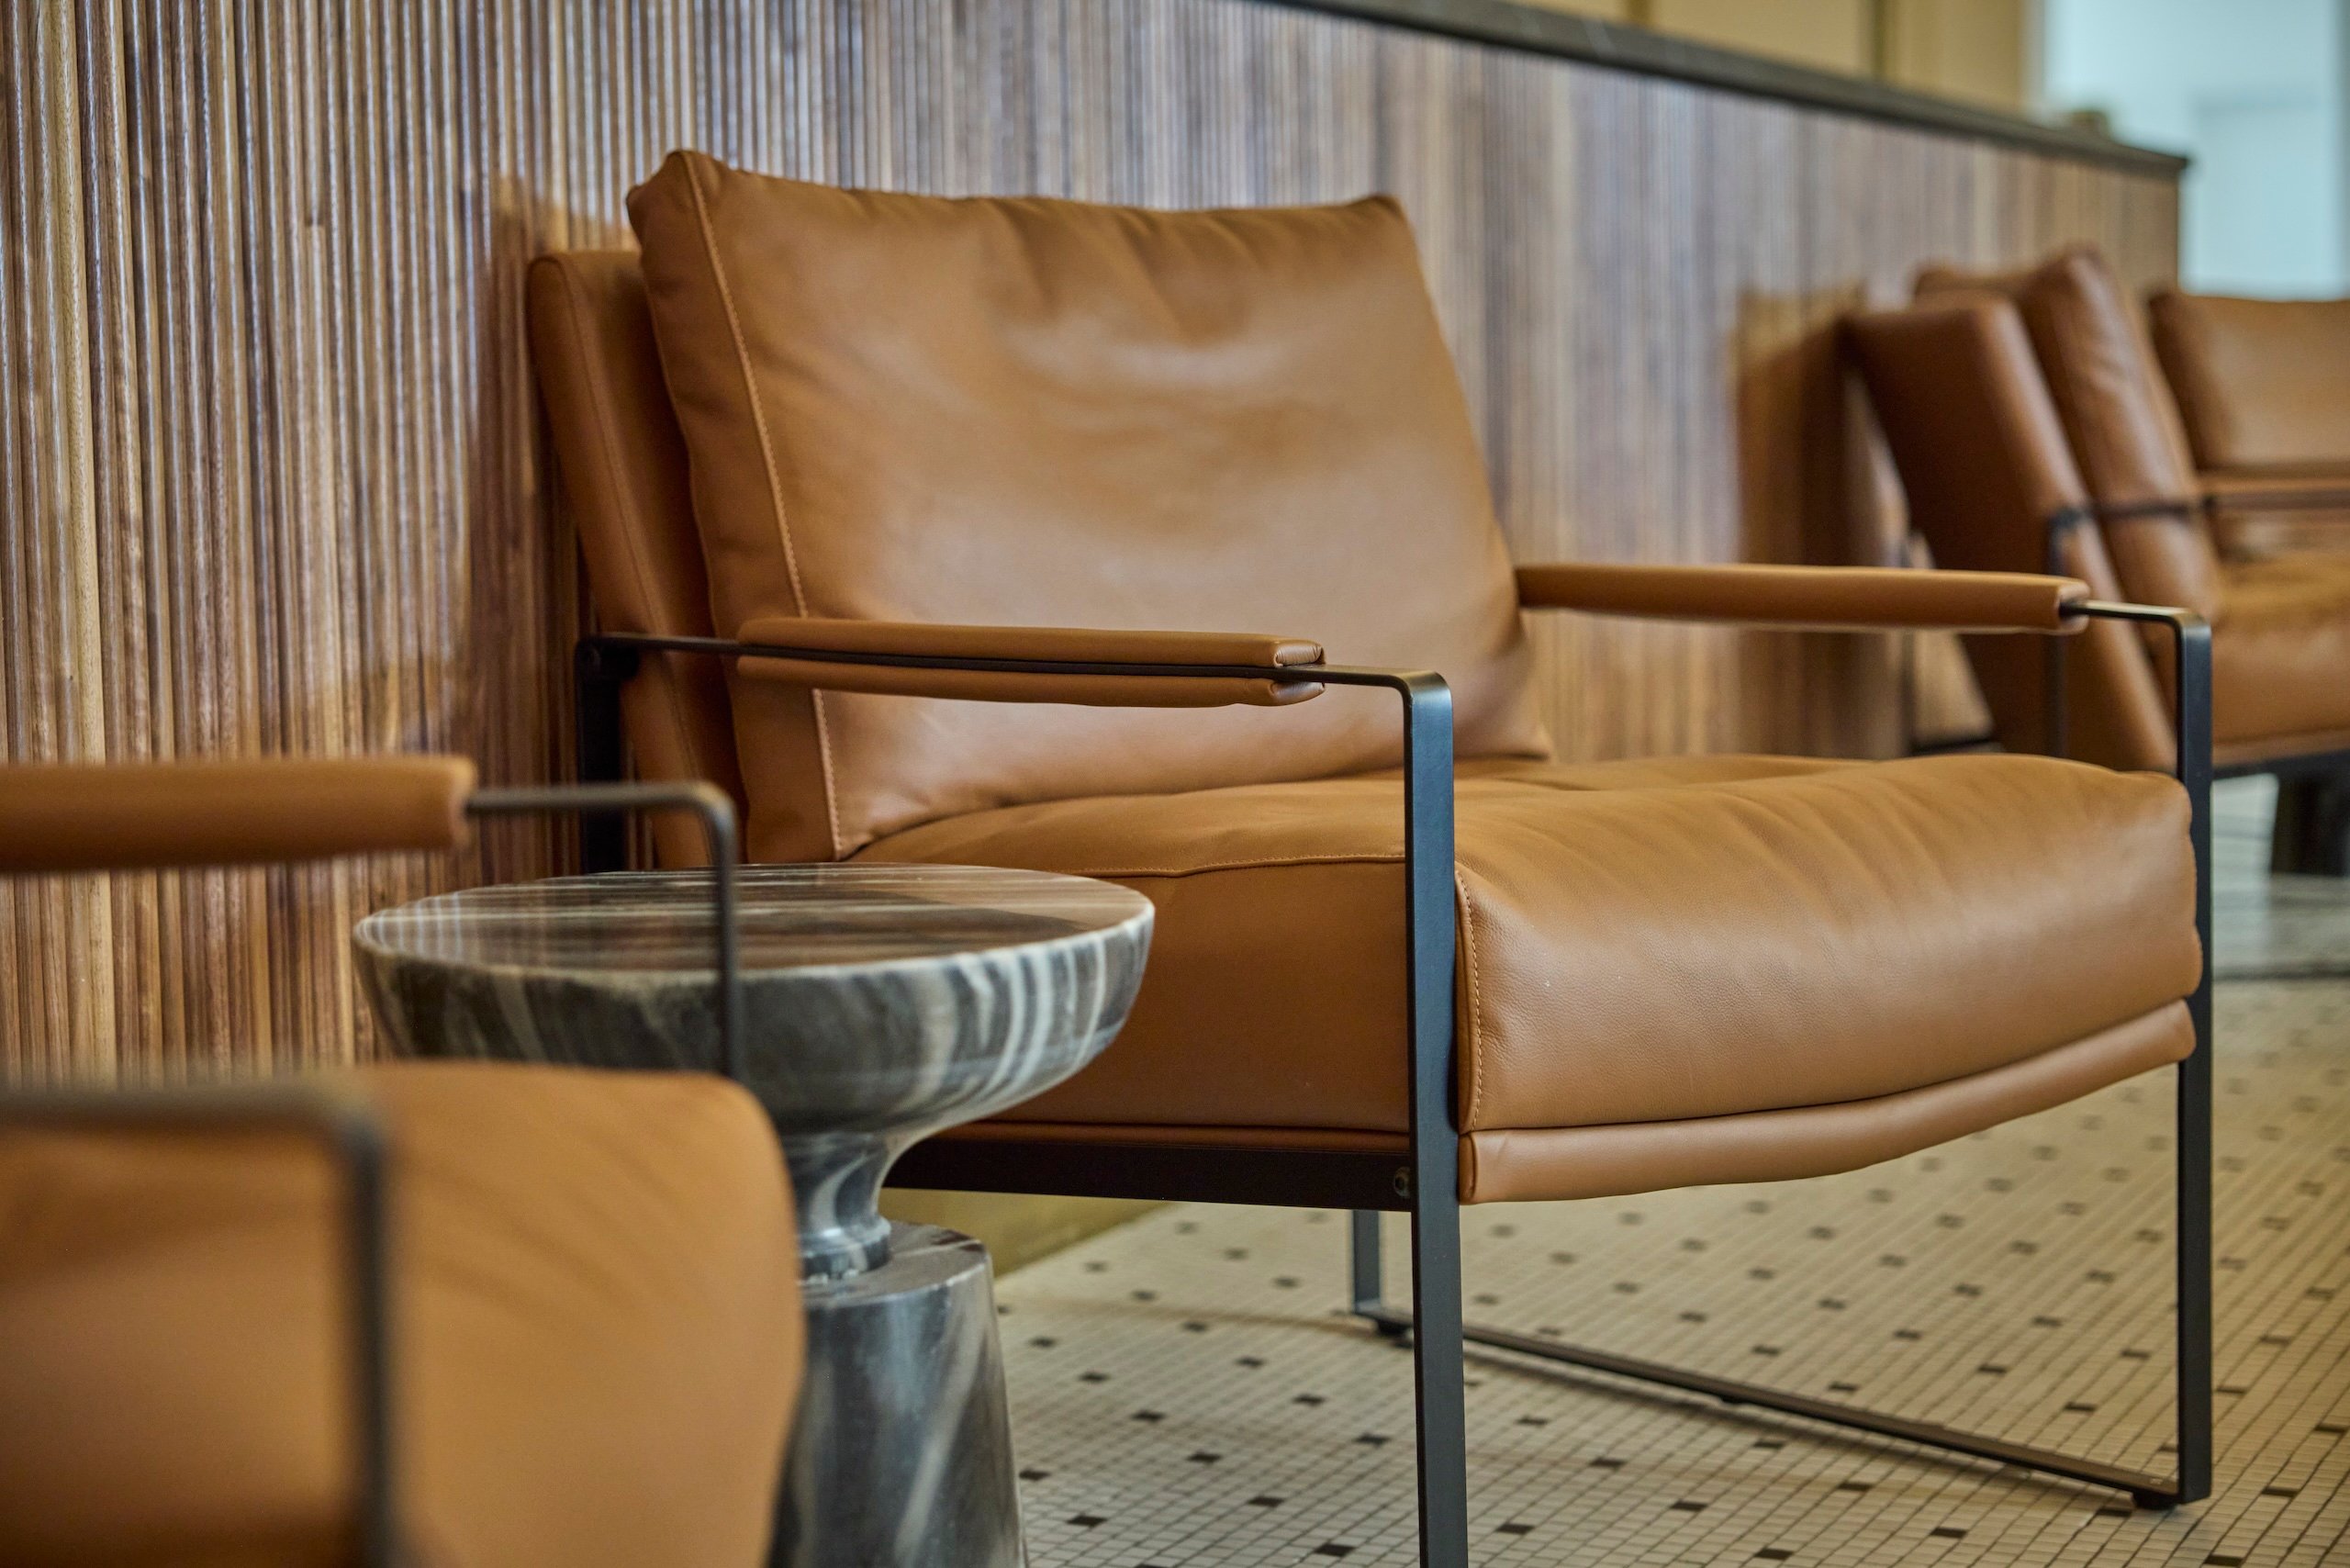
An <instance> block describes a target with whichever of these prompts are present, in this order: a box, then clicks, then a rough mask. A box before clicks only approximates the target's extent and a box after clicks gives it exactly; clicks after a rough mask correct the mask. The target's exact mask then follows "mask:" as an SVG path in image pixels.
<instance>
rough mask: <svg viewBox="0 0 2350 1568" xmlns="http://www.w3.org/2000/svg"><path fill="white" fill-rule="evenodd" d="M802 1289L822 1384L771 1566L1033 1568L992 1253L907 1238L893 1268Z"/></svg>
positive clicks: (944, 1240) (937, 1235)
mask: <svg viewBox="0 0 2350 1568" xmlns="http://www.w3.org/2000/svg"><path fill="white" fill-rule="evenodd" d="M802 1289H803V1290H804V1292H805V1294H806V1297H807V1310H808V1373H807V1379H806V1383H805V1385H804V1387H805V1392H804V1393H803V1394H802V1395H801V1397H800V1417H799V1419H798V1421H797V1422H796V1423H795V1424H794V1425H793V1428H792V1440H791V1450H790V1452H789V1455H788V1456H787V1457H786V1459H785V1461H784V1472H783V1484H782V1489H781V1491H780V1493H779V1495H778V1499H777V1506H776V1543H775V1550H774V1552H773V1555H772V1556H771V1557H770V1558H769V1560H768V1561H769V1562H770V1564H771V1565H772V1568H937V1565H942V1564H953V1565H954V1568H1021V1564H1022V1563H1023V1562H1024V1554H1023V1552H1022V1551H1021V1545H1020V1501H1019V1496H1018V1494H1017V1491H1016V1487H1017V1482H1016V1480H1015V1478H1014V1476H1013V1463H1012V1424H1011V1419H1010V1416H1009V1413H1008V1412H1007V1410H1006V1409H1005V1406H1004V1390H1003V1357H1002V1350H1001V1348H1000V1347H999V1345H998V1344H997V1341H996V1326H995V1292H994V1289H993V1287H992V1285H991V1283H990V1278H989V1272H988V1255H987V1249H985V1248H983V1247H981V1246H980V1245H979V1243H978V1242H976V1241H974V1240H972V1239H971V1238H969V1237H968V1236H962V1235H958V1234H957V1233H956V1232H954V1231H951V1230H941V1229H939V1228H938V1227H937V1226H917V1225H897V1226H891V1227H890V1260H889V1261H888V1262H886V1263H884V1264H882V1265H880V1266H879V1267H878V1268H876V1269H872V1270H870V1271H867V1272H865V1273H861V1274H852V1275H850V1276H848V1277H847V1278H845V1279H837V1280H824V1279H810V1280H807V1281H806V1282H804V1284H803V1286H802Z"/></svg>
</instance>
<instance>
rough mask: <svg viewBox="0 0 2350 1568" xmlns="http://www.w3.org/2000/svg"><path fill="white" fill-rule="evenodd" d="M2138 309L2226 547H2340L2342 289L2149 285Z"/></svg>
mask: <svg viewBox="0 0 2350 1568" xmlns="http://www.w3.org/2000/svg"><path fill="white" fill-rule="evenodd" d="M2146 316H2147V320H2148V324H2149V325H2150V326H2151V327H2152V329H2153V336H2154V352H2155V355H2156V357H2157V358H2158V359H2159V360H2160V361H2161V362H2162V368H2163V375H2164V379H2165V381H2166V382H2167V384H2168V386H2169V388H2170V393H2171V397H2172V398H2173V399H2174V400H2175V401H2176V403H2177V407H2178V412H2179V418H2180V421H2181V423H2182V425H2183V426H2184V428H2185V430H2186V432H2187V441H2188V447H2189V448H2190V450H2191V451H2192V452H2193V454H2194V457H2195V464H2196V467H2197V469H2198V474H2197V478H2198V481H2199V483H2200V484H2201V485H2202V487H2203V489H2204V492H2205V494H2206V495H2207V496H2209V497H2210V498H2212V499H2213V501H2214V502H2216V503H2217V506H2216V507H2215V509H2214V510H2215V511H2216V513H2217V514H2218V515H2217V516H2216V517H2215V521H2217V522H2218V523H2219V524H2220V526H2221V528H2222V530H2223V531H2224V533H2223V539H2224V543H2225V544H2226V545H2227V547H2228V549H2229V550H2230V552H2231V553H2236V552H2239V551H2241V552H2244V553H2266V552H2270V551H2274V550H2276V549H2277V548H2279V547H2280V546H2281V547H2290V546H2293V545H2299V546H2301V547H2304V548H2306V547H2317V548H2322V549H2332V550H2341V549H2344V548H2350V531H2345V530H2344V526H2343V525H2344V523H2345V522H2350V299H2236V298H2230V297H2224V296H2221V295H2212V294H2188V293H2187V292H2186V291H2184V290H2182V289H2177V288H2157V289H2155V290H2154V291H2153V292H2152V293H2151V294H2149V295H2148V296H2147V297H2146Z"/></svg>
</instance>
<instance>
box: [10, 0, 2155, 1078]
mask: <svg viewBox="0 0 2350 1568" xmlns="http://www.w3.org/2000/svg"><path fill="white" fill-rule="evenodd" d="M0 82H5V86H6V100H5V106H0V231H5V232H6V234H7V235H8V236H9V243H8V244H7V246H6V252H5V254H0V509H5V515H4V516H0V523H5V537H0V655H5V661H6V662H5V669H0V733H5V735H6V756H7V757H8V758H9V759H10V760H33V759H45V758H94V757H126V758H127V757H141V756H193V755H198V754H214V753H231V754H252V753H264V752H280V751H285V752H305V753H334V752H349V751H366V750H391V749H418V748H428V747H430V748H442V749H448V750H453V751H460V752H464V753H467V754H469V755H471V756H475V757H476V758H478V759H479V760H480V762H481V764H482V766H483V769H484V772H485V774H486V776H487V777H488V778H492V779H497V780H520V779H535V778H551V777H559V776H561V775H562V774H563V773H564V772H565V758H566V757H567V756H568V754H569V736H568V732H567V712H566V710H567V707H568V689H567V678H566V674H565V672H566V668H567V663H566V661H567V649H568V646H569V644H570V642H571V639H572V637H573V636H574V634H575V633H576V629H577V628H578V626H579V625H580V623H581V620H582V616H583V614H584V613H585V610H584V605H583V599H582V594H581V591H580V577H579V572H578V568H577V566H576V562H575V559H574V549H573V543H572V539H571V535H570V532H569V531H568V528H567V526H566V524H565V521H564V517H563V514H562V510H561V508H560V507H559V505H557V504H556V498H555V497H554V494H553V476H552V474H551V471H550V467H549V464H548V459H547V454H546V453H545V450H544V447H543V440H542V437H541V432H540V430H539V419H538V415H537V412H536V409H535V406H534V401H533V398H534V393H533V390H532V385H531V380H530V367H529V363H528V357H527V354H526V352H525V345H524V342H523V333H522V318H521V309H520V300H521V277H522V272H523V268H524V267H525V265H526V264H527V263H528V261H529V259H530V258H531V257H532V255H534V254H536V253H537V252H540V251H543V250H548V249H558V248H567V247H578V246H593V245H610V244H613V243H616V242H622V241H625V238H626V235H627V226H626V221H625V218H624V215H623V211H622V206H621V198H622V196H623V195H624V193H625V191H626V189H627V187H628V185H630V183H631V182H632V180H634V179H636V178H639V177H641V176H642V175H643V174H644V173H645V172H646V171H647V170H649V169H651V168H652V167H653V166H654V164H655V162H657V160H658V159H659V157H660V156H661V154H662V153H663V152H664V151H666V150H667V149H669V148H671V147H673V146H679V145H696V146H702V147H707V148H709V149H711V150H712V151H715V152H717V153H718V154H720V155H721V156H722V157H725V158H728V159H730V160H733V161H736V162H743V163H745V164H749V165H753V166H756V167H761V168H767V169H772V170H776V171H779V172H783V173H789V174H798V175H800V176H803V177H809V178H815V179H823V180H833V181H839V182H845V183H853V184H869V185H882V186H894V187H900V188H910V189H923V190H934V191H942V192H949V193H959V192H971V191H1041V192H1046V193H1050V194H1056V195H1066V196H1080V197H1088V198H1093V199H1101V200H1111V201H1127V202H1147V203H1153V204H1160V205H1213V204H1253V203H1262V202H1294V201H1319V200H1330V199H1340V198H1346V197H1350V196H1357V195H1360V194H1362V193H1363V192H1366V191H1370V190H1389V191H1393V192H1394V193H1395V194H1396V195H1398V196H1401V197H1402V198H1403V200H1404V203H1405V205H1406V207H1408V208H1409V209H1410V210H1411V212H1412V214H1413V217H1414V218H1415V220H1416V223H1417V224H1418V226H1419V230H1420V234H1421V239H1422V242H1423V249H1424V252H1425V255H1426V260H1427V272H1428V275H1429V279H1430V283H1431V285H1432V286H1433V288H1434V289H1435V292H1436V294H1437V297H1438V303H1439V306H1440V308H1441V309H1442V311H1443V314H1444V318H1445V321H1446V325H1447V329H1448V331H1449V334H1450V336H1451V340H1452V342H1453V345H1454V348H1455V351H1456V353H1457V354H1458V357H1459V360H1460V369H1461V374H1462V376H1463V379H1464V381H1465V382H1466V384H1467V386H1468V388H1469V392H1470V397H1471V399H1472V403H1473V404H1474V406H1475V409H1476V412H1477V417H1478V419H1479V420H1480V421H1481V424H1482V428H1483V435H1484V440H1485V443H1486V450H1487V453H1488V454H1489V457H1490V459H1491V463H1492V466H1493V470H1494V478H1495V484H1496V487H1497V490H1498V493H1499V495H1500V498H1501V504H1502V509H1503V511H1504V514H1505V521H1506V524H1507V527H1508V529H1509V532H1510V535H1511V539H1512V542H1513V544H1514V546H1515V548H1516V551H1517V552H1518V554H1519V555H1520V556H1521V558H1526V559H1541V558H1552V557H1582V558H1592V559H1607V560H1622V559H1659V560H1732V559H1784V560H1799V559H1812V560H1833V559H1869V558H1874V557H1875V556H1877V555H1879V554H1883V553H1884V552H1885V551H1886V550H1887V549H1888V548H1889V547H1890V546H1889V543H1888V531H1889V530H1891V529H1893V528H1895V527H1896V526H1897V525H1896V523H1895V522H1894V521H1892V520H1890V519H1889V518H1887V517H1885V516H1882V515H1879V514H1878V513H1876V512H1874V511H1873V510H1868V509H1865V508H1863V509H1860V510H1855V509H1854V508H1853V507H1852V505H1851V504H1849V497H1850V495H1851V493H1852V489H1853V486H1852V481H1851V476H1852V474H1853V473H1854V472H1856V471H1858V470H1859V469H1860V467H1861V464H1860V459H1859V456H1857V455H1856V454H1855V452H1854V450H1853V449H1852V447H1851V445H1850V443H1849V442H1846V441H1845V440H1844V439H1843V433H1842V427H1843V424H1844V420H1843V416H1842V408H1843V394H1842V392H1841V388H1840V386H1839V383H1838V379H1837V375H1836V371H1835V365H1834V358H1833V353H1832V348H1831V341H1830V331H1831V328H1832V323H1833V321H1834V319H1835V318H1836V316H1837V315H1838V313H1840V312H1841V311H1842V310H1844V309H1846V308H1849V307H1850V306H1851V305H1852V304H1854V303H1856V302H1859V301H1862V300H1868V299H1875V300H1885V299H1890V298H1895V297H1898V296H1899V294H1900V292H1901V291H1902V289H1903V288H1904V286H1906V283H1907V278H1908V273H1909V272H1910V271H1911V269H1912V268H1913V267H1914V266H1915V265H1916V264H1917V263H1919V262H1921V261H1924V260H1927V259H1929V258H1933V257H1944V256H1947V257H1954V258H1957V259H1960V260H1963V261H1966V262H1972V263H1992V262H2005V261H2009V260H2014V259H2019V258H2022V257H2026V256H2030V255H2032V254H2035V253H2037V252H2041V251H2043V250H2045V249H2047V248H2049V247H2051V246H2053V245H2054V244H2056V243H2059V242H2061V241H2068V240H2074V239H2087V240H2094V241H2098V242H2099V243H2100V244H2103V245H2104V246H2106V247H2107V249H2108V250H2109V252H2111V253H2112V254H2113V255H2114V256H2115V258H2116V260H2117V261H2118V262H2119V263H2120V264H2121V267H2122V269H2123V271H2124V272H2125V273H2126V274H2129V275H2131V276H2132V278H2133V279H2138V280H2143V279H2148V278H2151V277H2154V276H2159V275H2162V274H2165V273H2166V272H2167V270H2168V269H2169V268H2170V266H2171V264H2172V262H2173V256H2174V249H2175V236H2176V230H2177V204H2176V193H2175V190H2174V188H2173V187H2172V185H2170V184H2169V182H2167V181H2165V180H2162V179H2157V178H2152V177H2147V176H2143V175H2135V174H2127V173H2123V172H2121V171H2119V170H2116V169H2114V168H2110V167H2105V166H2092V165H2089V164H2086V163H2077V162H2065V161H2062V160H2059V159H2056V158H2053V157H2050V156H2047V155H2042V154H2038V153H2028V152H2021V151H2006V150H2001V149H1997V148H1993V147H1990V146H1987V145H1985V144H1981V143H1977V142H1972V141H1966V140H1958V139H1955V138H1953V137H1948V136H1944V135H1941V134H1939V133H1934V132H1929V131H1923V130H1916V129H1902V128H1897V127H1892V126H1887V125H1880V124H1876V123H1873V122H1863V121H1860V120H1856V119H1852V118H1841V117H1839V116H1836V115H1833V114H1829V113H1825V112H1820V111H1813V110H1806V109H1801V108H1796V107H1792V106H1786V105H1783V104H1777V103H1773V102H1768V101H1764V100H1761V99H1755V98H1743V97H1737V96H1731V95H1721V94H1717V93H1713V92H1710V91H1708V90H1707V89H1703V88H1698V87H1694V86H1689V85H1685V84H1674V83H1670V82H1663V81H1658V80H1651V79H1646V78H1638V77H1633V76H1628V75H1623V74H1618V73H1611V72H1609V71H1606V70H1604V69H1599V68H1595V67H1591V66H1585V65H1579V64H1572V63H1568V62H1561V61H1556V60H1550V59H1545V58H1539V57H1535V56H1530V55H1524V54H1517V53H1513V52H1509V51H1506V50H1494V49H1489V48H1484V47H1481V46H1476V45H1472V44H1466V43H1460V42H1453V41H1448V40H1444V39H1436V38H1432V37H1427V36H1424V35H1420V34H1416V33H1411V32H1406V31H1402V30H1397V29H1389V28H1380V27H1376V26H1372V25H1368V24H1363V23H1357V22H1349V21H1344V20H1339V19H1336V18H1333V17H1326V16H1320V15H1314V14H1308V13H1304V12H1301V11H1296V10H1292V9H1288V8H1285V7H1281V6H1270V5H1260V4H1258V3H1256V0H767V3H754V0H732V3H730V0H703V3H689V0H643V3H641V4H636V5H630V6H606V5H601V4H590V3H588V0H573V3H553V0H495V3H489V4H476V3H474V0H438V3H408V0H399V3H394V0H375V3H366V0H354V3H352V4H333V5H330V4H325V3H324V0H317V3H314V4H308V5H297V4H287V5H282V6H280V5H269V6H263V5H249V4H240V3H231V0H85V3H82V4H73V3H71V0H26V3H24V4H19V5H15V6H7V7H0ZM1535 635H1536V637H1537V641H1538V644H1539V665H1540V668H1541V671H1542V678H1543V680H1544V683H1545V687H1546V690H1547V692H1548V695H1549V703H1550V715H1551V720H1552V723H1553V726H1554V728H1555V730H1556V733H1557V735H1558V738H1559V741H1560V745H1561V749H1562V751H1564V752H1565V753H1567V754H1569V755H1572V756H1613V755H1621V754H1626V753H1632V752H1641V751H1651V750H1667V751H1671V750H1688V749H1700V748H1724V747H1732V746H1736V747H1776V748H1783V749H1803V750H1839V749H1841V750H1852V751H1867V750H1874V749H1879V748H1881V747H1883V746H1884V745H1886V744H1887V743H1888V741H1889V739H1890V734H1891V730H1890V723H1891V715H1892V713H1893V711H1894V689H1893V682H1892V676H1891V671H1892V664H1891V660H1890V655H1889V654H1888V653H1887V648H1888V646H1889V644H1886V643H1885V642H1884V641H1882V640H1870V639H1823V638H1811V639H1788V638H1765V637H1759V636H1753V635H1746V634H1740V633H1722V632H1705V631H1694V630H1689V629H1682V628H1672V627H1656V626H1640V625H1632V624H1626V623H1617V622H1593V621H1579V620H1574V619H1571V618H1565V617H1552V618H1546V619H1544V620H1542V621H1541V622H1539V624H1538V626H1537V628H1536V632H1535ZM565 853H566V851H565V846H564V844H563V841H562V838H561V835H559V834H552V833H548V832H543V831H539V830H535V829H532V828H527V827H520V826H516V827H512V828H502V829H500V830H499V831H498V832H497V833H496V834H493V835H491V837H490V838H489V839H488V840H487V842H486V843H485V844H484V845H482V846H479V847H478V848H477V849H476V851H475V852H473V853H471V854H468V855H466V856H464V857H459V858H456V859H453V860H451V861H447V862H442V863H424V862H418V861H400V860H385V861H381V862H371V863H367V864H363V865H355V866H342V867H330V868H315V869H304V870H298V871H249V872H230V873H218V874H207V875H190V876H180V877H140V878H124V879H116V880H112V881H106V880H84V881H73V882H58V883H50V884H44V885H13V886H12V885H6V884H0V1063H6V1064H7V1066H8V1067H9V1068H10V1069H11V1070H14V1071H16V1072H17V1073H19V1074H21V1075H24V1076H29V1077H40V1078H49V1077H63V1076H68V1075H80V1076H96V1077H103V1076H107V1075H110V1074H114V1073H117V1072H129V1071H138V1072H148V1071H163V1072H180V1071H186V1070H197V1069H209V1068H217V1067H223V1066H232V1067H237V1068H254V1069H259V1068H266V1067H270V1066H274V1065H282V1064H290V1063H294V1062H299V1061H308V1060H313V1059H333V1058H341V1057H342V1056H344V1055H346V1054H348V1053H349V1052H351V1051H352V1050H353V1049H363V1050H364V1048H365V1039H364V1034H365V1030H364V1019H363V1018H361V1017H360V1016H359V1014H358V1010H357V1008H356V1007H355V1005H354V1002H353V993H352V991H351V987H350V985H349V983H348V979H347V974H346V970H345V968H344V960H343V952H342V949H343V942H344V934H345V933H346V932H347V930H348V928H349V926H350V924H351V922H352V921H353V919H354V918H355V917H356V916H357V915H358V914H360V913H363V912H364V911H365V910H367V909H369V908H372V907H375V906H377V905H380V904H383V903H386V902H394V901H397V900H400V899H405V898H410V897H414V896H417V895H419V894H420V893H422V892H425V891H427V890H431V889H434V888H440V887H445V886H450V885H453V884H455V883H459V882H464V881H467V880H472V879H480V878H485V877H487V878H511V877H524V876H531V875H536V874H540V873H543V872H545V871H548V870H551V869H554V868H557V867H558V866H560V865H561V864H562V863H563V860H564V857H565Z"/></svg>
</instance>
